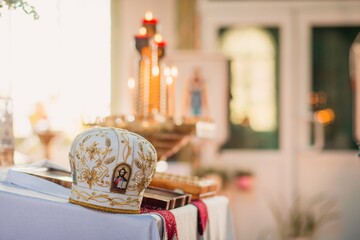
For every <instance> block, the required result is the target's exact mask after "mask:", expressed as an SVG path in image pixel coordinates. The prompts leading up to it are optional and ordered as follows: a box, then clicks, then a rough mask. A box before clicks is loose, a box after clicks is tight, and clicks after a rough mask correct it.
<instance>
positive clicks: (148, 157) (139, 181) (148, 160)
mask: <svg viewBox="0 0 360 240" xmlns="http://www.w3.org/2000/svg"><path fill="white" fill-rule="evenodd" d="M143 144H144V142H139V144H138V146H139V149H140V151H139V152H138V155H139V156H140V159H135V160H134V161H135V165H136V167H137V168H139V169H140V170H139V171H137V172H136V173H135V175H134V177H133V178H132V179H131V180H132V181H133V182H134V184H132V185H129V186H128V188H129V190H132V191H138V194H139V195H140V193H141V191H142V190H144V189H145V188H146V187H147V186H148V185H149V184H150V182H151V178H152V175H153V174H154V173H155V171H156V168H153V171H152V173H151V174H150V175H148V177H146V173H145V171H146V169H151V168H152V166H153V165H154V163H155V161H154V159H155V158H154V152H152V151H148V152H147V154H145V153H144V148H143Z"/></svg>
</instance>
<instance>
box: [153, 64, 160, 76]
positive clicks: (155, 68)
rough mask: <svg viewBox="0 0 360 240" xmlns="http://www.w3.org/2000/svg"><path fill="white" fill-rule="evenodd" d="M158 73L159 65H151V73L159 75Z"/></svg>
mask: <svg viewBox="0 0 360 240" xmlns="http://www.w3.org/2000/svg"><path fill="white" fill-rule="evenodd" d="M159 73H160V69H159V67H158V66H153V68H152V74H153V75H154V76H159Z"/></svg>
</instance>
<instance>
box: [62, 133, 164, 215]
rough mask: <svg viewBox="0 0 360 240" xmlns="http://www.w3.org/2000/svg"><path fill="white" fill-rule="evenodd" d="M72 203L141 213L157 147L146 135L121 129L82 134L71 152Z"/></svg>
mask: <svg viewBox="0 0 360 240" xmlns="http://www.w3.org/2000/svg"><path fill="white" fill-rule="evenodd" d="M69 161H70V166H71V174H72V180H73V184H72V188H71V196H70V202H71V203H75V204H79V205H82V206H85V207H89V208H93V209H97V210H102V211H108V212H118V213H139V212H140V205H141V201H142V197H143V194H144V191H145V188H146V187H147V186H148V185H149V183H150V181H151V179H152V176H153V174H154V172H155V169H156V161H157V156H156V151H155V148H154V147H153V146H152V145H151V143H149V142H148V141H147V140H146V139H145V138H143V137H141V136H139V135H137V134H135V133H132V132H129V131H126V130H123V129H118V128H93V129H89V130H86V131H84V132H82V133H80V134H79V135H78V136H77V137H76V138H75V139H74V141H73V143H72V145H71V149H70V153H69Z"/></svg>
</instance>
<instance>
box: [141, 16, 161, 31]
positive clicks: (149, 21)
mask: <svg viewBox="0 0 360 240" xmlns="http://www.w3.org/2000/svg"><path fill="white" fill-rule="evenodd" d="M157 22H158V21H157V19H156V18H154V17H153V15H152V12H146V13H145V18H144V19H143V26H144V27H145V28H146V33H147V35H148V36H149V37H153V36H154V35H155V34H156V24H157Z"/></svg>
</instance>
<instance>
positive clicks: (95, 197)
mask: <svg viewBox="0 0 360 240" xmlns="http://www.w3.org/2000/svg"><path fill="white" fill-rule="evenodd" d="M73 192H74V193H76V198H77V199H83V200H85V201H86V202H88V201H90V200H91V201H95V202H98V203H109V204H110V206H130V207H137V206H140V200H139V199H138V198H131V197H127V198H126V199H124V198H121V197H110V196H109V195H108V194H96V193H95V192H92V193H91V194H89V193H87V192H84V191H79V190H77V189H73Z"/></svg>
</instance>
